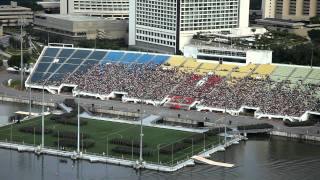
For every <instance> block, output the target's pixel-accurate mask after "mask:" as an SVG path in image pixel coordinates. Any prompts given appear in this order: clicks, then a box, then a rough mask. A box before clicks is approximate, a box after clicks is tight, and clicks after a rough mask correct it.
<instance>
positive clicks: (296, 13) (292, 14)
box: [262, 0, 320, 21]
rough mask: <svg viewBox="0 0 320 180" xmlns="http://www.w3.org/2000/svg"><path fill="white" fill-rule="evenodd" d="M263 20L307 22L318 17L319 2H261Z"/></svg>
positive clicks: (307, 0) (276, 0) (297, 0)
mask: <svg viewBox="0 0 320 180" xmlns="http://www.w3.org/2000/svg"><path fill="white" fill-rule="evenodd" d="M262 11H263V16H262V17H263V18H276V19H284V20H294V21H308V20H309V19H310V18H311V17H314V16H317V15H320V1H319V0H263V2H262Z"/></svg>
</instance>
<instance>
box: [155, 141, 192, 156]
mask: <svg viewBox="0 0 320 180" xmlns="http://www.w3.org/2000/svg"><path fill="white" fill-rule="evenodd" d="M172 146H173V147H172ZM187 147H189V145H188V144H185V143H174V144H173V145H171V144H170V145H167V146H165V147H162V148H160V153H162V154H171V153H176V152H178V151H181V150H183V149H185V148H187Z"/></svg>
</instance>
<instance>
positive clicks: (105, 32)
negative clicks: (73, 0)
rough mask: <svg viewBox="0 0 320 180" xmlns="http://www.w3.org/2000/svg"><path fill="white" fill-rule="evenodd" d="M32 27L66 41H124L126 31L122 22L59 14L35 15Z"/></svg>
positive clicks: (124, 22) (124, 23)
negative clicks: (60, 36) (59, 36)
mask: <svg viewBox="0 0 320 180" xmlns="http://www.w3.org/2000/svg"><path fill="white" fill-rule="evenodd" d="M34 26H35V29H37V30H40V31H43V32H49V33H53V34H58V35H62V36H65V37H66V38H68V39H96V38H98V39H124V38H127V31H128V30H127V29H128V23H127V22H126V21H124V20H112V19H105V18H98V17H89V16H79V15H61V14H38V15H35V18H34Z"/></svg>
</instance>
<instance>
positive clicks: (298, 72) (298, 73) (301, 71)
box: [290, 67, 311, 79]
mask: <svg viewBox="0 0 320 180" xmlns="http://www.w3.org/2000/svg"><path fill="white" fill-rule="evenodd" d="M310 71H311V69H310V68H304V67H297V68H296V69H295V70H294V72H293V73H292V74H291V76H290V77H293V78H299V79H304V78H306V77H307V75H308V74H309V73H310Z"/></svg>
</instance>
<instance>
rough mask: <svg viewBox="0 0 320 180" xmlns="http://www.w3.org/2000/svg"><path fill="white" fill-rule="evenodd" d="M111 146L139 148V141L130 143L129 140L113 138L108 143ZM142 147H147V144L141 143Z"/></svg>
mask: <svg viewBox="0 0 320 180" xmlns="http://www.w3.org/2000/svg"><path fill="white" fill-rule="evenodd" d="M109 142H110V143H111V144H116V145H123V146H130V147H131V146H132V145H133V147H140V141H133V142H132V141H131V140H129V139H122V138H115V139H111V140H110V141H109ZM142 147H147V144H145V143H142Z"/></svg>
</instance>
